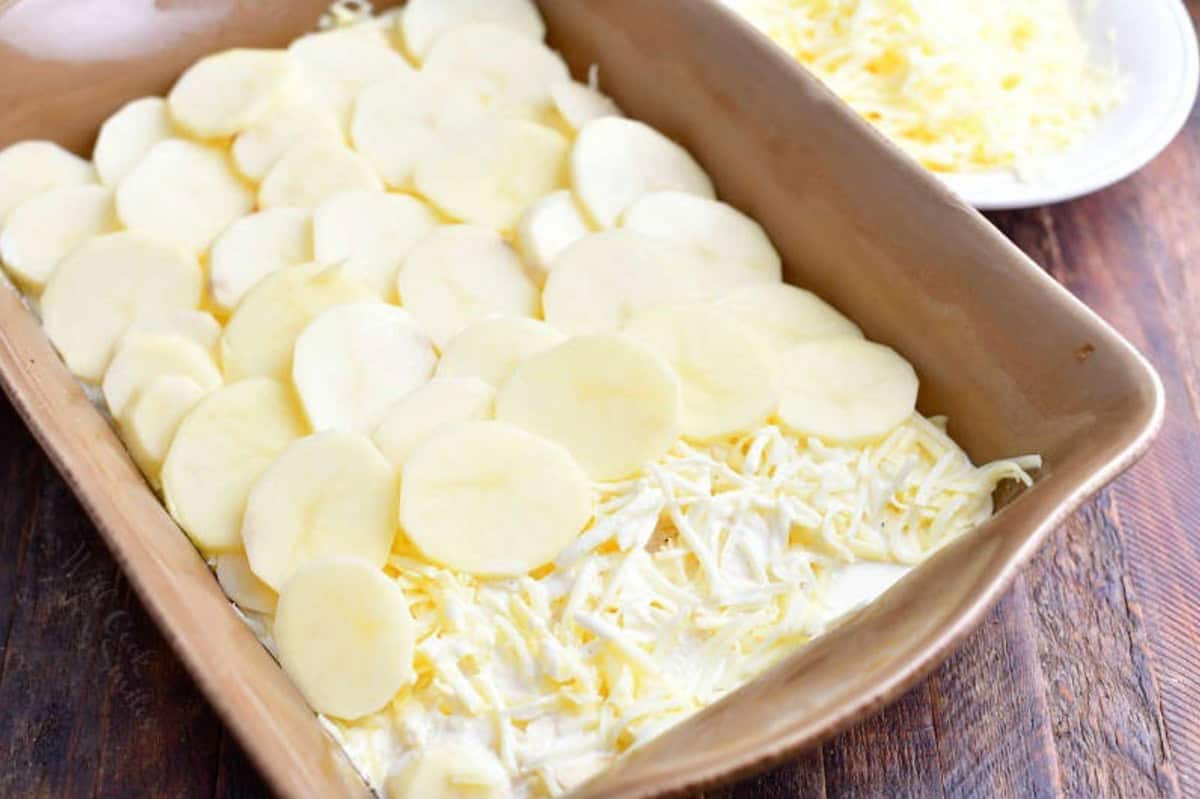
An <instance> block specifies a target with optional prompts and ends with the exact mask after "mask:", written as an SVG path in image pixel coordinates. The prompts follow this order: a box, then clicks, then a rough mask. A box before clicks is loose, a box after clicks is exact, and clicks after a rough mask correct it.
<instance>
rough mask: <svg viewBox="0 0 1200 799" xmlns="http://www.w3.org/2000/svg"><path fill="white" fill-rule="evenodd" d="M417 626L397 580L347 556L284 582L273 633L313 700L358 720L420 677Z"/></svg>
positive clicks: (283, 660) (291, 672) (323, 709)
mask: <svg viewBox="0 0 1200 799" xmlns="http://www.w3.org/2000/svg"><path fill="white" fill-rule="evenodd" d="M412 627H413V624H412V616H411V614H410V612H409V609H408V602H407V600H406V599H405V598H404V592H403V591H402V590H401V589H400V587H399V586H398V585H396V583H394V582H392V581H391V580H390V579H388V578H387V577H386V576H385V575H384V574H383V572H381V571H380V570H379V569H378V568H377V567H375V566H373V565H372V564H370V563H367V562H365V561H363V560H361V559H358V558H350V557H341V558H328V559H325V560H322V561H319V562H316V563H313V564H311V565H310V566H308V567H307V568H305V569H302V570H301V571H300V572H298V573H297V574H296V576H295V577H293V578H292V579H291V580H289V581H288V583H287V585H285V586H283V589H282V590H281V591H280V592H279V603H278V605H277V606H276V609H275V623H274V625H273V628H272V632H273V634H274V637H275V643H276V645H277V646H278V647H279V663H280V665H281V666H283V670H284V671H286V672H287V674H288V676H289V677H291V678H292V679H293V680H294V681H295V683H296V685H297V687H299V689H300V692H301V693H302V694H304V698H305V699H307V700H308V703H309V705H311V706H312V708H313V709H314V710H316V711H317V712H318V713H324V714H326V715H329V716H333V717H335V718H341V719H347V720H354V719H357V718H361V717H362V716H366V715H367V714H369V713H374V712H375V711H377V710H379V709H380V708H382V707H383V706H384V705H386V704H387V703H388V701H390V700H391V698H392V696H394V695H395V693H396V692H397V691H398V690H400V688H402V687H403V686H404V685H405V684H407V683H408V682H410V681H411V680H412V679H413V664H412V660H413V629H412Z"/></svg>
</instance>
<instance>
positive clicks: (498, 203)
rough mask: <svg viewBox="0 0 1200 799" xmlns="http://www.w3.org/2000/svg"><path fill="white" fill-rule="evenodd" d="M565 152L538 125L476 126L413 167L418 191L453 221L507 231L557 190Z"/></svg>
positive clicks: (493, 122) (559, 140)
mask: <svg viewBox="0 0 1200 799" xmlns="http://www.w3.org/2000/svg"><path fill="white" fill-rule="evenodd" d="M567 149H568V145H567V140H566V139H564V138H563V137H562V136H560V135H559V134H558V133H555V132H554V131H553V130H551V129H550V128H547V127H544V126H542V125H537V124H534V123H532V122H525V121H523V120H516V119H490V120H486V121H480V122H478V123H476V124H473V125H468V126H467V127H465V128H462V129H460V130H458V131H457V132H456V133H454V134H453V135H451V136H450V137H449V138H448V139H447V140H446V142H445V143H444V144H443V146H442V147H441V148H440V149H439V150H438V152H437V153H436V154H434V155H432V156H431V157H430V158H429V159H428V160H426V161H424V162H423V163H421V164H420V165H419V166H418V167H417V171H416V174H415V183H416V187H417V191H418V192H419V193H421V194H422V195H424V196H425V197H426V198H427V199H428V200H429V201H430V202H431V203H433V204H434V205H435V206H437V207H438V208H439V209H440V210H441V211H443V212H444V213H445V214H446V215H447V216H450V217H452V218H454V219H458V220H461V221H463V222H468V223H471V224H476V225H484V226H486V227H490V228H492V229H493V230H501V231H507V230H512V229H513V227H514V226H515V225H516V224H517V220H518V219H520V218H521V214H522V212H524V210H525V207H526V206H528V205H529V204H530V203H532V202H533V201H534V200H536V199H538V198H539V197H541V196H543V195H545V194H547V193H549V192H551V191H553V190H554V189H556V188H559V187H560V186H562V184H563V176H564V171H563V170H564V165H565V160H566V155H567Z"/></svg>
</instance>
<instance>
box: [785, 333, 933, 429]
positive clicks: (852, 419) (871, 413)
mask: <svg viewBox="0 0 1200 799" xmlns="http://www.w3.org/2000/svg"><path fill="white" fill-rule="evenodd" d="M779 376H780V380H781V383H782V393H781V399H780V403H779V417H780V419H782V420H783V423H784V424H785V425H787V426H788V427H790V428H791V429H792V430H794V431H795V432H797V433H799V434H801V435H808V436H817V437H819V438H824V439H826V440H829V441H837V442H846V443H853V442H859V441H867V440H871V439H876V438H880V437H882V436H883V435H885V434H887V433H888V432H889V431H890V430H892V429H893V428H895V427H896V425H898V424H900V423H901V422H903V421H904V420H905V419H907V418H908V417H909V416H910V415H912V412H913V409H914V408H915V407H916V403H917V388H918V383H917V374H916V372H914V371H913V368H912V366H911V365H910V364H909V363H908V361H906V360H904V359H903V358H901V357H900V356H899V355H897V354H896V353H895V352H893V351H892V350H891V349H889V348H888V347H884V346H883V345H881V344H874V343H872V342H869V341H862V340H860V339H853V338H841V339H822V340H819V341H808V342H805V343H803V344H800V345H798V346H796V347H794V348H792V349H791V350H790V351H789V352H787V353H786V354H785V355H784V356H783V357H782V359H781V361H780V364H779Z"/></svg>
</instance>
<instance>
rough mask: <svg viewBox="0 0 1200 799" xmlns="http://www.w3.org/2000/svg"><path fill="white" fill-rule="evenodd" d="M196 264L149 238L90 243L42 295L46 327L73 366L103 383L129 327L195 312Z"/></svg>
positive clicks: (129, 235)
mask: <svg viewBox="0 0 1200 799" xmlns="http://www.w3.org/2000/svg"><path fill="white" fill-rule="evenodd" d="M203 280H204V279H203V276H202V274H201V272H200V266H199V264H197V263H196V260H195V259H194V258H192V257H191V256H190V255H188V254H187V253H185V252H183V251H182V250H180V249H178V248H176V247H172V246H170V245H167V244H163V243H162V242H160V241H157V240H155V239H152V238H149V237H147V236H145V235H143V234H141V233H135V232H133V231H122V232H120V233H109V234H106V235H103V236H97V237H95V238H92V239H88V240H87V241H86V242H84V243H83V244H82V245H80V246H79V247H78V248H77V249H76V250H74V251H73V252H72V253H71V254H70V255H68V256H67V257H66V258H64V259H63V261H62V263H60V264H59V265H58V269H56V270H55V271H54V275H53V276H52V277H51V278H50V282H49V283H48V284H47V285H46V291H45V292H44V293H43V294H42V300H41V303H42V323H43V324H44V325H45V328H46V334H47V335H48V336H49V337H50V340H51V341H52V342H54V346H55V347H57V348H58V351H59V353H60V354H61V355H62V357H63V360H64V361H65V362H66V364H67V368H68V369H70V370H71V372H72V373H73V374H74V375H75V376H76V377H79V378H81V379H83V380H89V381H98V380H99V379H100V377H101V376H102V375H103V374H104V370H105V369H106V368H107V367H108V362H109V360H110V359H111V358H112V355H113V348H114V346H115V345H116V343H117V341H118V340H119V339H120V338H121V336H122V334H124V333H125V330H126V328H128V327H129V325H130V324H131V323H132V322H133V321H134V320H135V319H137V318H138V317H139V316H142V315H144V314H160V313H165V312H169V311H172V310H189V309H194V308H195V307H196V306H197V305H199V303H200V297H201V294H202V292H203V288H204V287H203Z"/></svg>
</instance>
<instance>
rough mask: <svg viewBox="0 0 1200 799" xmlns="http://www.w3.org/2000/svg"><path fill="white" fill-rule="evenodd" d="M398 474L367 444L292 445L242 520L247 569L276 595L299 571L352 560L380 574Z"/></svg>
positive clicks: (322, 440)
mask: <svg viewBox="0 0 1200 799" xmlns="http://www.w3.org/2000/svg"><path fill="white" fill-rule="evenodd" d="M396 492H397V474H396V471H395V469H393V468H392V465H391V464H390V463H388V462H387V460H386V459H384V457H383V455H381V454H379V450H377V449H375V445H374V444H372V443H371V442H370V440H368V439H367V438H365V437H363V436H360V435H357V434H355V433H348V432H344V431H335V430H330V431H326V432H323V433H316V434H314V435H311V436H307V437H305V438H301V439H298V440H296V441H294V442H293V443H291V444H290V445H288V447H287V448H286V449H285V450H283V452H281V453H280V454H279V457H277V458H276V459H275V461H274V462H273V463H272V464H271V465H270V466H268V467H267V468H266V470H265V471H263V473H262V475H261V476H259V478H258V479H257V480H256V481H255V482H254V487H253V488H252V489H251V490H250V496H249V498H248V499H247V502H246V515H245V518H244V519H243V521H242V540H243V541H244V542H245V546H246V557H247V558H248V559H249V561H250V568H251V569H252V570H253V571H254V573H255V574H256V575H258V578H259V579H260V580H262V581H263V582H264V583H266V584H267V585H269V586H271V587H272V588H274V589H275V590H279V588H280V587H281V586H283V585H284V583H286V582H287V580H288V578H290V577H291V576H292V575H293V574H295V573H296V571H297V570H298V569H301V568H303V567H304V566H306V565H307V564H309V563H311V562H313V561H316V560H320V559H322V558H327V557H332V556H335V555H353V556H355V557H357V558H361V559H363V560H364V561H366V562H368V563H370V564H371V565H372V566H374V567H375V568H377V569H379V568H382V567H383V564H384V563H385V562H386V561H387V556H388V553H389V552H390V551H391V549H392V539H393V538H395V536H396V530H397V528H396V517H395V513H396V500H397V493H396Z"/></svg>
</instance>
